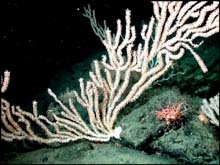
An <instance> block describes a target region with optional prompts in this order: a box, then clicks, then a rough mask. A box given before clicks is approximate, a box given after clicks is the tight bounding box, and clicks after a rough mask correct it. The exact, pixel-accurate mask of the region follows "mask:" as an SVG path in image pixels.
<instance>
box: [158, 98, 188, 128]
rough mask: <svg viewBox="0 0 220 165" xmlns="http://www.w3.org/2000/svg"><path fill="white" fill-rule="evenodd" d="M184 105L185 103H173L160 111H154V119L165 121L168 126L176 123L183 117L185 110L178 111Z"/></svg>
mask: <svg viewBox="0 0 220 165" xmlns="http://www.w3.org/2000/svg"><path fill="white" fill-rule="evenodd" d="M184 103H185V101H181V102H179V103H174V104H172V105H170V106H168V107H167V108H165V109H162V110H161V111H156V117H157V118H158V119H160V120H165V121H166V123H167V124H168V125H169V124H171V123H176V122H177V121H179V120H181V117H182V116H184V115H185V112H186V110H184V111H180V110H181V108H182V105H183V104H184Z"/></svg>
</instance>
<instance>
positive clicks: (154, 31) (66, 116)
mask: <svg viewBox="0 0 220 165" xmlns="http://www.w3.org/2000/svg"><path fill="white" fill-rule="evenodd" d="M218 6H219V3H218V2H216V1H214V2H213V3H210V4H209V3H208V2H196V1H192V2H188V3H186V4H183V2H180V1H172V2H168V1H164V2H163V1H159V2H153V11H154V16H152V17H151V19H150V22H149V25H143V28H142V31H141V32H140V37H141V38H142V39H143V43H140V44H138V46H137V47H136V46H134V42H135V40H136V38H137V35H139V33H137V32H136V30H135V27H134V26H132V25H131V19H130V17H131V11H130V10H128V9H127V10H126V12H125V23H126V24H125V31H123V27H122V25H121V20H118V21H117V31H116V33H115V34H113V33H112V31H111V30H110V29H109V28H108V27H104V28H101V27H100V26H99V25H98V24H97V23H96V22H94V21H96V20H95V17H94V13H89V12H91V9H88V10H87V9H85V11H86V13H85V14H84V16H86V17H88V18H89V19H90V22H91V26H92V28H93V30H94V31H95V34H96V35H97V36H99V37H100V39H101V41H102V43H103V44H104V46H105V48H106V50H107V55H104V56H103V59H102V61H101V62H100V61H97V60H95V61H94V71H91V72H90V73H89V75H90V79H89V80H88V81H86V82H85V81H84V80H83V79H82V78H80V79H79V85H80V91H78V92H77V91H74V96H75V100H76V102H77V104H79V105H81V106H82V107H83V108H84V109H85V110H86V111H87V113H88V118H89V123H88V122H86V121H85V120H84V119H83V118H82V117H81V115H80V113H79V112H78V111H77V109H76V106H75V103H76V102H75V101H74V102H73V101H72V100H71V99H69V106H68V107H67V106H66V105H64V104H63V103H62V102H61V101H60V100H59V99H58V98H57V96H56V95H55V94H54V93H53V92H52V90H51V89H48V93H49V94H50V95H51V96H52V97H53V98H54V100H55V101H56V102H57V103H58V104H59V105H60V107H61V108H62V109H63V110H62V112H61V114H60V115H56V114H53V117H54V121H50V120H49V119H48V118H46V117H45V116H43V115H38V111H37V107H36V102H33V113H30V112H26V111H23V110H21V109H20V107H18V106H16V107H15V106H11V105H10V104H9V102H8V101H7V100H5V99H3V98H2V100H1V107H2V111H1V114H2V116H1V119H2V123H3V126H4V127H2V126H1V130H2V132H1V133H2V134H1V138H2V139H3V140H7V141H12V140H13V139H29V140H35V141H38V142H41V143H52V142H61V143H65V142H68V141H75V140H78V139H88V140H91V141H109V139H110V138H111V137H114V138H120V133H121V131H122V129H121V127H120V126H118V127H115V121H116V119H117V116H118V113H119V112H120V110H122V109H123V108H124V107H125V106H126V105H127V104H128V103H129V102H133V101H135V100H136V99H137V98H138V97H139V96H140V95H141V94H142V93H143V91H144V90H146V89H147V88H148V87H150V85H151V84H152V83H153V82H154V81H155V80H157V79H158V78H160V76H161V75H163V74H164V73H165V72H166V71H167V70H168V69H169V68H170V67H171V66H172V65H173V62H174V61H175V60H178V59H180V58H182V56H183V55H184V53H185V51H186V50H189V51H190V52H191V53H192V55H193V57H194V58H195V60H196V61H197V63H198V64H199V66H200V67H201V69H202V71H203V72H204V73H205V72H207V71H208V69H207V67H206V65H205V64H204V62H203V61H202V59H201V58H200V57H199V55H198V54H196V52H195V51H194V49H195V48H197V47H199V46H200V45H201V43H199V44H196V43H194V41H195V39H197V38H198V37H203V38H207V37H209V36H211V35H213V34H215V33H217V32H218V31H219V9H218ZM123 32H124V33H125V34H123ZM152 38H153V41H152ZM152 63H153V65H152ZM134 72H136V73H138V74H139V75H140V78H139V79H138V80H136V81H135V82H134V81H132V74H133V73H134ZM3 86H4V83H2V88H3ZM21 123H22V125H23V126H24V127H21ZM33 123H34V124H35V125H37V126H38V127H40V128H41V129H42V132H43V133H44V135H42V134H41V133H39V131H38V132H36V131H35V130H34V129H33V125H32V124H33Z"/></svg>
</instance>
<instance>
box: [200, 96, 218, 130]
mask: <svg viewBox="0 0 220 165" xmlns="http://www.w3.org/2000/svg"><path fill="white" fill-rule="evenodd" d="M201 111H202V112H203V113H204V114H205V115H206V116H207V117H208V118H209V120H210V122H211V123H212V124H214V125H216V126H219V93H218V94H217V95H215V96H214V97H211V98H210V99H209V100H207V99H203V100H202V105H201Z"/></svg>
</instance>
